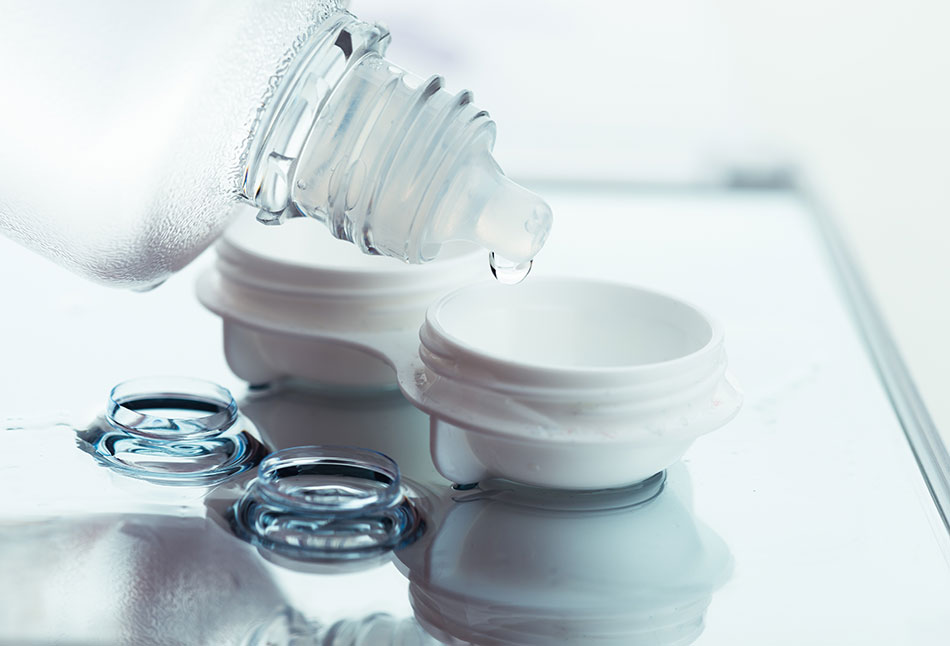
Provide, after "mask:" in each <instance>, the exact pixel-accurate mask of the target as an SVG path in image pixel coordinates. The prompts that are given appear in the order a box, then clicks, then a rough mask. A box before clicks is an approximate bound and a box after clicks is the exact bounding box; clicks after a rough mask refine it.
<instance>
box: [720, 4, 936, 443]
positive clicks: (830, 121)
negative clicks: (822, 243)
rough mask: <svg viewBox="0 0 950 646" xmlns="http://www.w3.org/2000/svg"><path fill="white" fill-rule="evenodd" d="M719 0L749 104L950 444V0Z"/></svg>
mask: <svg viewBox="0 0 950 646" xmlns="http://www.w3.org/2000/svg"><path fill="white" fill-rule="evenodd" d="M714 4H716V5H717V7H718V8H719V9H720V10H721V14H720V15H721V16H722V17H723V19H724V20H723V22H724V23H725V24H727V25H728V30H729V39H728V40H729V43H730V45H731V48H732V49H733V51H734V52H735V60H736V62H737V72H738V73H739V74H740V75H741V76H742V78H743V79H745V80H744V83H743V84H744V87H745V88H746V89H747V90H748V92H749V100H750V103H749V106H748V107H749V108H750V109H752V110H754V111H755V112H756V114H758V115H759V117H760V118H762V119H763V120H764V122H765V125H766V126H767V130H768V132H770V133H771V134H772V136H773V137H774V138H775V139H777V140H780V141H781V142H783V143H784V144H786V145H787V146H788V147H789V148H790V149H792V150H793V151H794V153H795V155H796V156H797V157H798V159H799V160H800V161H801V163H802V166H803V167H804V169H805V170H806V171H807V172H808V174H809V175H810V176H811V178H812V179H813V181H814V182H815V184H816V185H817V186H818V188H819V190H820V191H821V195H822V197H823V199H824V200H825V202H826V203H827V204H828V205H829V206H830V207H831V208H832V210H833V212H834V213H835V215H836V216H837V217H838V219H839V221H840V222H841V224H842V226H843V227H844V229H845V230H846V233H847V235H848V237H849V239H850V242H851V246H852V249H853V250H854V251H855V253H856V255H857V256H858V259H859V261H860V264H861V265H862V268H863V270H864V273H865V275H866V277H867V278H868V282H869V283H870V284H871V287H872V289H873V290H874V292H875V294H876V296H877V299H878V302H879V304H880V306H881V308H882V309H883V311H884V314H885V317H886V318H887V320H888V322H889V324H890V326H891V329H892V331H893V332H894V335H895V336H896V338H897V341H898V343H899V345H900V346H901V350H902V352H903V354H904V357H905V359H906V361H907V363H908V364H909V366H910V369H911V372H912V374H913V375H914V378H915V380H916V381H917V384H918V387H919V388H920V390H921V392H922V394H923V396H924V399H925V400H926V402H927V405H928V407H929V408H930V411H931V413H932V414H933V416H934V418H935V420H936V422H937V424H938V426H939V427H940V428H941V429H942V430H943V432H944V437H945V438H946V439H947V440H948V441H950V397H948V396H947V393H948V390H950V377H948V374H950V373H948V371H947V366H948V365H950V333H948V332H950V37H948V33H950V3H947V2H941V1H939V0H901V1H900V2H898V1H896V0H884V1H882V0H877V1H864V2H859V1H857V0H836V1H835V2H820V1H819V0H796V1H794V2H768V3H765V2H755V1H754V0H714Z"/></svg>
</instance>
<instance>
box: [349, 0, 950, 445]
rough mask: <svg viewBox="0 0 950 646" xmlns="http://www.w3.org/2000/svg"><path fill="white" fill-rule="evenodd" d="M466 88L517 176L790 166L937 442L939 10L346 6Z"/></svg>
mask: <svg viewBox="0 0 950 646" xmlns="http://www.w3.org/2000/svg"><path fill="white" fill-rule="evenodd" d="M352 9H353V11H354V12H356V13H357V14H358V15H360V16H361V17H363V18H366V19H379V20H382V21H384V22H386V23H387V24H388V25H389V27H390V28H391V30H392V33H393V46H392V48H391V50H390V53H391V58H392V59H393V60H394V61H396V62H398V63H401V64H404V65H405V66H406V67H408V68H410V69H413V70H418V71H419V72H420V73H423V74H427V73H433V72H438V73H442V74H445V75H446V76H447V77H448V80H449V84H450V86H454V87H456V88H460V87H461V86H462V85H464V86H466V87H471V88H472V89H474V90H475V96H476V101H477V103H478V104H479V105H481V106H483V107H485V108H487V109H489V111H490V112H491V113H492V115H493V117H495V119H496V120H497V121H498V124H499V137H498V145H497V147H496V152H497V155H498V158H499V160H500V161H501V162H502V165H503V166H505V168H506V169H507V170H508V171H509V172H511V174H513V175H517V176H519V177H523V178H528V179H530V178H534V177H558V178H575V179H586V180H590V179H595V180H596V179H607V180H620V181H625V180H636V181H639V182H646V183H650V182H681V181H686V182H691V181H706V180H709V179H715V178H716V176H717V174H718V173H719V172H721V170H722V168H723V165H724V164H728V163H729V160H734V161H739V162H741V163H742V164H748V163H755V162H757V161H762V162H766V163H773V162H777V163H780V162H782V161H784V160H785V159H786V158H791V159H793V160H795V161H796V162H797V163H798V165H799V166H800V167H801V168H802V169H803V170H804V172H805V173H806V175H807V176H808V177H809V178H810V180H811V181H812V183H813V184H814V185H815V186H816V187H817V189H818V191H819V192H820V195H821V197H822V198H823V200H824V201H825V203H826V204H827V205H828V206H829V207H830V208H831V210H832V211H833V213H834V214H835V215H836V216H837V218H838V220H839V221H840V223H841V225H842V226H843V228H844V229H845V232H846V235H847V236H848V238H849V240H850V242H851V246H852V248H853V250H854V251H855V254H856V256H857V258H858V260H859V262H860V264H861V265H862V268H863V270H864V273H865V274H866V277H867V278H868V281H869V283H870V285H871V287H872V289H873V291H874V292H875V294H876V297H877V299H878V301H879V304H880V305H881V308H882V310H883V311H884V314H885V318H886V319H887V320H888V322H889V324H890V326H891V328H892V330H893V332H894V334H895V336H896V338H897V341H898V344H899V345H900V347H901V349H902V351H903V353H904V356H905V359H906V360H907V362H908V364H909V366H910V368H911V372H912V373H913V375H914V377H915V379H916V381H917V382H918V385H919V387H920V389H921V391H922V393H923V395H924V398H925V400H926V401H927V404H928V406H929V408H930V409H931V412H932V413H933V415H934V417H935V419H936V420H937V423H938V425H939V426H940V427H942V428H943V429H944V431H945V433H947V437H948V439H950V397H946V396H945V391H946V390H947V389H948V388H950V377H947V376H946V375H947V371H946V368H945V366H947V365H950V333H948V330H950V302H948V291H950V289H948V287H950V286H948V282H950V281H948V278H950V243H948V239H950V224H948V222H950V152H948V151H950V36H948V33H950V3H946V2H941V1H940V0H901V1H898V0H864V1H862V2H859V1H858V0H835V1H834V2H827V1H824V2H823V1H819V0H784V1H781V2H761V1H760V0H668V1H666V2H646V1H645V0H627V1H619V0H613V1H603V0H602V1H601V2H598V3H578V2H574V1H568V0H547V1H541V0H519V1H517V2H510V1H502V0H482V1H480V2H478V3H468V2H460V1H456V0H451V1H443V2H438V3H435V2H426V1H423V0H401V1H400V2H389V1H386V0H353V3H352Z"/></svg>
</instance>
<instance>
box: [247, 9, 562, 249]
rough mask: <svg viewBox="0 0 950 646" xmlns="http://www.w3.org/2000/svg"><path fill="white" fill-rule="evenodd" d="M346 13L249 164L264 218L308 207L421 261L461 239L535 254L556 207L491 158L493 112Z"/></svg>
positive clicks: (293, 81) (286, 90) (368, 244)
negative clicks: (404, 60)
mask: <svg viewBox="0 0 950 646" xmlns="http://www.w3.org/2000/svg"><path fill="white" fill-rule="evenodd" d="M339 16H340V17H339V18H335V19H333V20H331V21H328V28H327V30H326V32H325V33H321V34H319V35H318V36H315V37H314V39H313V40H314V45H313V47H311V48H310V49H308V50H307V51H306V52H304V53H303V54H302V57H303V58H302V60H301V61H300V63H299V64H298V65H297V66H296V68H295V69H294V70H292V71H291V73H289V74H288V76H287V77H286V79H285V81H284V84H283V85H284V86H285V87H282V88H281V90H282V91H281V92H279V93H278V94H277V96H278V103H277V104H275V107H273V108H271V112H272V113H273V116H272V118H271V119H270V121H269V125H268V127H267V128H266V129H265V130H262V134H264V135H265V139H266V141H264V140H262V142H261V143H259V144H258V146H257V148H256V149H255V150H257V151H260V152H258V153H257V154H256V155H255V156H254V157H253V160H254V163H253V164H250V163H249V164H248V169H249V171H248V173H247V174H246V176H245V196H247V197H249V198H250V199H251V200H252V201H253V202H254V203H255V204H257V205H258V206H259V207H260V208H261V209H262V212H261V216H260V217H259V219H261V220H262V221H266V222H280V221H281V220H282V219H283V218H284V217H287V216H291V217H292V216H297V215H306V216H310V217H313V218H316V219H318V220H321V221H323V222H324V223H325V224H326V225H327V227H328V228H329V229H330V231H331V232H332V233H333V235H335V236H336V237H338V238H341V239H344V240H348V241H350V242H353V243H354V244H356V245H357V246H359V247H360V248H361V249H362V250H363V251H364V252H366V253H372V254H382V255H386V256H392V257H395V258H400V259H402V260H404V261H407V262H413V263H418V262H425V261H428V260H431V259H432V258H434V257H435V256H436V254H437V253H438V251H439V249H440V248H441V246H442V245H443V244H444V243H446V242H450V241H458V240H464V241H470V242H476V243H478V244H480V245H482V246H484V247H486V248H489V249H493V250H494V251H495V252H496V253H499V254H500V255H502V256H504V257H506V258H510V259H513V260H529V259H530V258H532V257H533V256H534V254H535V253H537V251H538V250H539V249H540V247H541V245H542V244H543V243H544V239H545V237H546V235H547V231H548V229H549V226H550V219H551V215H550V209H548V207H547V205H546V204H544V202H543V201H542V200H540V198H538V197H537V196H535V195H533V194H532V193H529V192H528V191H526V190H524V189H523V188H521V187H520V186H518V185H516V184H514V183H513V182H511V181H510V180H507V178H505V177H504V174H503V173H502V172H501V169H500V168H499V167H498V165H497V164H496V163H495V162H494V160H493V158H492V156H491V148H492V146H493V144H494V138H495V125H494V122H493V121H492V120H491V119H490V118H489V117H488V114H487V113H486V112H485V111H483V110H480V109H479V108H477V107H476V106H475V105H474V104H473V103H472V95H471V93H470V92H468V91H463V92H460V93H458V94H454V95H453V94H451V93H449V92H447V91H446V90H445V89H444V88H443V82H442V79H441V78H440V77H438V76H433V77H431V78H429V79H428V80H425V81H423V80H421V79H419V78H417V77H415V76H413V75H411V74H409V73H408V72H406V71H405V70H403V69H402V68H399V67H398V66H395V65H393V64H392V63H390V62H389V61H387V60H386V59H385V58H383V51H384V49H385V46H386V44H387V43H388V37H387V36H388V34H386V33H385V32H384V31H383V30H382V29H380V28H378V27H373V26H371V25H368V24H366V23H361V22H359V21H358V20H356V19H355V18H353V17H352V16H350V15H349V14H340V15H339ZM265 153H266V154H265ZM251 195H253V197H251Z"/></svg>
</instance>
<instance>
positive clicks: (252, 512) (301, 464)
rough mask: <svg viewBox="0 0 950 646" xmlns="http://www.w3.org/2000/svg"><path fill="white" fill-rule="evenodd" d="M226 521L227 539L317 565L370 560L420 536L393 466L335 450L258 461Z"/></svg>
mask: <svg viewBox="0 0 950 646" xmlns="http://www.w3.org/2000/svg"><path fill="white" fill-rule="evenodd" d="M230 521H231V526H232V528H233V530H234V532H235V534H237V535H238V536H239V537H241V538H242V539H244V540H246V541H248V542H250V543H252V544H254V545H257V546H258V547H260V548H263V549H265V550H268V551H271V552H274V553H276V554H279V555H281V556H284V557H288V558H291V559H295V560H301V561H317V562H318V561H342V560H357V559H364V558H370V557H373V556H378V555H380V554H383V553H385V552H388V551H389V550H392V549H396V548H399V547H402V546H404V545H406V544H408V543H410V542H411V541H413V540H415V538H416V537H418V535H419V534H420V532H421V530H422V520H421V518H420V516H419V514H418V512H417V510H416V507H415V506H414V505H413V504H412V502H411V501H410V500H409V498H408V497H407V496H406V495H405V493H404V491H403V489H402V485H401V482H400V477H399V468H398V467H397V466H396V463H395V462H393V461H392V460H391V459H390V458H388V457H387V456H385V455H383V454H382V453H377V452H376V451H370V450H367V449H359V448H353V447H337V446H306V447H296V448H292V449H285V450H283V451H278V452H276V453H274V454H272V455H270V456H268V457H267V458H265V459H264V461H263V462H261V464H260V466H259V467H258V476H257V479H256V480H254V481H253V482H252V483H251V484H250V485H249V486H248V489H247V491H246V492H245V494H244V496H243V497H242V498H241V499H240V500H239V501H238V502H236V503H235V504H234V506H233V507H232V508H231V512H230Z"/></svg>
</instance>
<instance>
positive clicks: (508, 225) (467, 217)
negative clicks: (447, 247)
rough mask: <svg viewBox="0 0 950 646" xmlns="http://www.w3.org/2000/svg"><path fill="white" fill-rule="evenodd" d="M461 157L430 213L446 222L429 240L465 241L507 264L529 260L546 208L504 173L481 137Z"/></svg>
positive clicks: (544, 228)
mask: <svg viewBox="0 0 950 646" xmlns="http://www.w3.org/2000/svg"><path fill="white" fill-rule="evenodd" d="M461 155H462V159H461V160H460V163H459V166H458V171H457V174H456V176H455V178H454V179H453V182H452V187H451V188H450V189H449V191H448V195H447V196H446V199H445V200H444V201H443V203H442V204H441V205H440V208H439V209H438V210H439V212H438V213H436V214H435V220H436V221H437V222H444V223H445V225H444V227H443V228H439V229H437V230H435V231H433V232H432V239H431V240H430V244H434V243H437V242H448V241H452V240H467V241H471V242H475V243H477V244H479V245H481V246H482V247H485V248H486V249H489V250H491V251H492V252H493V253H494V254H495V255H496V256H499V257H502V258H505V259H507V260H508V261H510V262H514V263H521V262H526V261H529V260H531V259H532V258H534V257H535V255H537V253H538V252H539V251H540V250H541V247H542V246H543V245H544V242H545V241H546V240H547V236H548V232H549V231H550V230H551V220H552V214H551V208H550V207H549V206H548V205H547V203H546V202H545V201H544V200H543V199H541V198H540V197H539V196H538V195H536V194H534V193H532V192H531V191H529V190H527V189H526V188H524V187H523V186H521V185H520V184H517V183H516V182H513V181H512V180H510V179H509V178H508V177H506V176H505V174H504V172H502V170H501V168H500V167H499V165H498V163H497V162H496V161H495V158H494V157H493V156H492V154H491V147H490V143H488V142H487V141H486V140H485V139H479V140H477V141H476V142H474V144H473V145H472V146H471V147H470V148H469V150H466V151H463V152H462V153H461Z"/></svg>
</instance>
